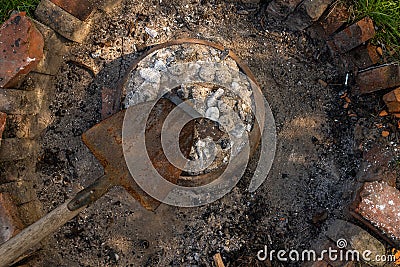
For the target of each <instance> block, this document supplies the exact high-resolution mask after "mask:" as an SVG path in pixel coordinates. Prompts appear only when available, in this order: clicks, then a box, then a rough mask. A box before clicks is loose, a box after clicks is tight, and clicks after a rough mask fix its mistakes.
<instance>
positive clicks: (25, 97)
mask: <svg viewBox="0 0 400 267" xmlns="http://www.w3.org/2000/svg"><path fill="white" fill-rule="evenodd" d="M40 98H41V96H40V93H39V92H37V91H22V90H17V89H2V90H0V111H2V112H6V113H7V114H37V113H38V112H39V110H40V105H41V99H40Z"/></svg>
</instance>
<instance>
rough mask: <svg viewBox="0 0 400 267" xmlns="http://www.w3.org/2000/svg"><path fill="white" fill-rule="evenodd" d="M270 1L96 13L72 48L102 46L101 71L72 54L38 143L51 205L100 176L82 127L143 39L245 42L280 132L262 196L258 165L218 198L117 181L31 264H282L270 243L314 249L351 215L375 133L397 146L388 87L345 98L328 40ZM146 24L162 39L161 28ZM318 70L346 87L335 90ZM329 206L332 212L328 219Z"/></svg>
mask: <svg viewBox="0 0 400 267" xmlns="http://www.w3.org/2000/svg"><path fill="white" fill-rule="evenodd" d="M248 2H251V1H248ZM265 5H266V3H236V2H235V3H233V2H232V3H230V2H221V1H213V0H201V1H200V0H194V1H188V0H183V1H170V0H162V1H161V0H160V1H123V2H122V4H120V5H118V6H116V7H115V8H114V9H113V11H112V12H110V13H101V14H100V15H98V18H97V20H96V23H95V26H94V28H93V30H92V33H91V36H90V37H89V38H88V41H87V42H86V44H85V45H78V44H74V45H71V46H72V47H71V51H72V52H71V53H72V56H75V57H91V58H92V59H93V61H94V62H95V64H96V66H97V67H98V68H99V69H101V72H100V73H98V74H97V75H95V74H94V73H93V72H92V71H91V70H89V69H87V68H84V67H82V66H78V65H76V64H74V63H73V62H69V61H66V63H65V64H63V66H62V67H61V69H60V70H59V73H58V75H57V77H56V80H57V82H56V87H55V88H54V91H53V92H50V96H51V98H52V101H51V106H50V109H51V112H52V114H53V123H52V124H51V125H50V126H49V127H48V129H47V130H46V132H45V133H44V135H43V136H42V138H41V140H40V143H41V144H42V149H41V153H40V158H39V162H38V164H37V172H38V173H39V175H40V179H39V180H40V184H38V185H37V188H38V196H39V199H40V200H41V202H42V203H43V205H44V206H45V208H46V209H47V210H48V211H50V210H51V209H53V208H54V207H56V206H57V205H59V204H61V203H62V202H64V201H65V200H67V199H68V198H69V197H71V196H73V194H74V193H75V192H77V191H79V190H80V189H82V188H83V187H84V186H87V185H89V184H90V183H91V182H92V181H94V180H95V179H96V178H97V177H99V176H100V175H101V174H102V173H103V169H102V167H101V165H100V164H99V162H98V161H97V160H96V159H95V157H94V156H93V155H92V154H91V153H90V152H89V150H88V149H87V148H86V147H85V145H84V144H83V143H82V141H81V134H82V133H83V132H84V131H86V130H88V129H89V128H91V127H92V126H93V125H95V124H96V123H98V122H100V120H101V114H100V111H101V87H102V86H112V85H114V84H115V83H116V82H117V81H118V80H119V79H121V77H123V75H124V74H125V70H126V69H127V67H128V66H129V65H130V63H131V62H132V60H133V59H134V58H136V57H138V56H139V55H140V54H141V52H140V51H137V50H141V49H143V48H144V47H145V46H147V45H151V44H154V43H160V42H164V41H168V40H171V39H175V38H180V37H193V38H202V39H206V40H210V41H214V42H218V43H221V44H223V45H224V46H226V47H227V48H229V49H231V50H233V51H234V52H235V53H237V54H238V55H239V56H240V57H241V58H242V59H243V61H244V62H245V63H247V64H248V66H249V67H250V69H251V70H252V71H253V72H254V74H255V76H256V78H257V80H258V82H259V83H260V85H261V87H262V90H263V93H264V95H265V97H266V99H267V100H268V102H269V104H270V106H271V108H272V111H273V114H274V116H275V120H276V126H277V135H278V144H277V153H276V158H275V162H274V164H273V168H272V170H271V172H270V173H269V175H268V178H267V179H266V181H265V182H264V184H263V185H262V186H261V187H260V188H259V189H258V190H257V191H256V192H255V193H252V194H251V193H249V192H248V191H246V189H247V186H248V182H249V178H250V177H251V173H250V171H249V172H247V173H246V175H245V177H243V178H242V180H241V181H240V183H239V184H238V186H237V187H236V188H235V189H234V190H233V191H232V192H231V193H229V194H228V195H226V196H225V197H223V198H222V199H220V200H218V201H216V202H214V203H212V204H209V205H206V206H202V207H198V208H177V207H171V206H167V205H161V206H160V207H159V208H158V209H157V210H156V211H155V212H149V211H146V210H145V209H144V208H143V207H141V206H140V204H138V203H137V202H136V201H135V200H134V199H133V198H132V197H131V196H130V195H129V194H128V193H126V192H125V191H124V190H123V189H119V188H116V189H113V190H112V191H111V192H110V193H108V194H107V195H106V196H104V197H103V198H102V199H100V200H99V201H97V202H96V203H95V204H94V205H92V206H90V207H89V208H88V209H87V210H85V211H84V212H82V213H81V214H80V215H79V216H77V217H76V218H74V219H73V220H72V221H71V222H69V223H67V225H66V226H64V227H63V228H62V229H60V230H59V231H58V232H57V233H56V234H55V236H54V237H51V238H49V239H48V240H47V242H46V245H45V246H44V247H43V249H42V250H41V251H40V252H39V257H36V258H34V259H33V261H32V262H31V263H32V265H34V266H214V263H213V260H212V256H213V255H214V254H215V253H217V252H220V253H221V254H222V256H223V260H224V262H225V264H226V265H227V266H270V264H272V265H273V266H284V265H287V264H283V263H280V262H278V261H273V262H272V263H269V262H260V261H258V260H257V257H256V254H257V251H258V250H260V249H263V248H264V245H268V247H269V248H270V249H275V250H278V249H283V248H284V249H309V248H310V247H311V246H312V245H313V243H314V242H315V240H316V239H317V238H318V236H319V235H320V234H321V233H323V232H324V231H325V230H326V227H327V225H329V222H330V221H332V220H333V219H335V218H342V219H343V218H344V219H350V217H349V215H348V214H347V212H346V209H347V206H348V205H349V203H350V202H351V201H352V198H353V192H354V191H355V189H356V188H357V187H358V184H357V182H356V180H355V175H356V173H357V171H358V167H359V164H360V160H361V158H362V152H363V151H365V150H366V149H368V148H369V146H370V145H371V143H374V142H382V143H383V144H387V145H388V147H389V148H390V149H394V148H397V144H398V134H397V132H396V126H397V125H395V124H394V122H393V121H392V119H390V118H388V117H386V118H380V117H377V114H378V113H379V111H380V110H381V108H382V107H383V104H382V102H381V100H380V99H381V98H380V96H379V95H368V96H364V97H353V96H351V95H350V97H351V100H352V102H351V104H350V105H349V107H348V108H347V109H345V108H344V107H343V105H344V104H345V102H344V100H343V99H341V98H340V91H342V90H343V86H341V85H340V84H342V83H343V81H344V72H345V71H346V70H337V69H336V67H335V66H334V65H333V63H332V59H331V57H330V55H329V52H328V50H327V48H326V46H325V43H324V42H322V41H318V40H315V39H312V38H311V37H310V36H309V35H308V34H307V33H300V32H292V31H289V30H287V29H285V28H284V27H283V26H281V25H280V24H279V23H276V22H274V21H273V20H272V19H270V18H267V17H265V12H264V8H265ZM261 19H263V20H264V28H262V27H261V24H260V20H261ZM145 27H147V28H149V29H152V30H155V31H156V32H157V33H158V34H157V36H156V37H154V38H153V37H151V36H149V34H147V33H146V32H145ZM319 79H322V80H324V81H325V82H327V83H330V84H339V85H330V86H328V87H326V88H325V87H323V86H321V84H320V83H318V80H319ZM349 114H356V116H349ZM376 123H382V124H383V125H384V127H389V128H390V127H391V126H390V125H393V127H394V129H391V132H392V133H393V134H391V136H390V137H389V139H385V138H382V137H381V135H380V131H381V129H378V128H377V127H376ZM394 133H395V134H394ZM390 142H392V143H390ZM254 162H256V161H254ZM254 162H253V163H251V164H250V167H251V166H252V165H254ZM321 214H326V215H327V218H326V219H325V218H324V217H325V216H320V217H321V218H322V219H321V220H318V215H321ZM313 218H314V221H313ZM315 218H317V219H315ZM297 265H299V263H293V266H297Z"/></svg>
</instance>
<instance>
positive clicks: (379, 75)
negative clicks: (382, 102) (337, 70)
mask: <svg viewBox="0 0 400 267" xmlns="http://www.w3.org/2000/svg"><path fill="white" fill-rule="evenodd" d="M356 83H357V85H358V91H359V93H360V94H367V93H372V92H375V91H379V90H383V89H386V88H392V87H397V86H400V65H397V64H390V65H383V66H378V67H376V68H373V69H368V70H366V71H362V72H359V73H358V74H357V76H356Z"/></svg>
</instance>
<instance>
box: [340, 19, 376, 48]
mask: <svg viewBox="0 0 400 267" xmlns="http://www.w3.org/2000/svg"><path fill="white" fill-rule="evenodd" d="M374 36H375V29H374V23H373V21H372V20H371V19H370V18H364V19H362V20H360V21H358V22H356V23H354V24H352V25H350V26H349V27H347V28H346V29H344V30H343V31H340V32H338V33H337V34H335V35H334V36H333V43H334V45H335V47H336V50H337V51H338V52H339V53H346V52H348V51H350V50H352V49H354V48H356V47H357V46H359V45H361V44H363V43H364V42H366V41H368V40H369V39H371V38H372V37H374Z"/></svg>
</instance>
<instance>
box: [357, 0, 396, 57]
mask: <svg viewBox="0 0 400 267" xmlns="http://www.w3.org/2000/svg"><path fill="white" fill-rule="evenodd" d="M367 16H368V17H370V18H371V19H372V20H373V21H374V23H375V26H376V27H377V28H378V30H377V32H376V36H375V38H374V39H373V40H372V43H373V44H376V45H377V44H378V45H381V46H383V47H385V48H386V49H387V51H388V52H389V53H390V54H391V55H392V56H393V57H394V59H395V60H397V61H399V60H400V45H399V44H400V1H399V0H354V5H353V19H354V20H359V19H361V18H363V17H367Z"/></svg>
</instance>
